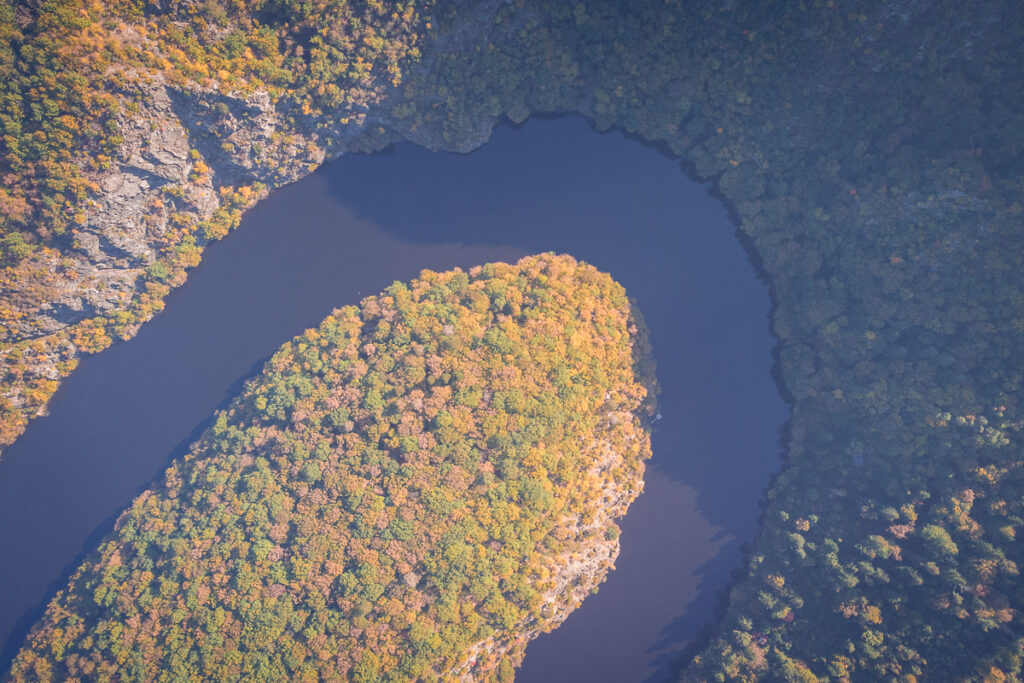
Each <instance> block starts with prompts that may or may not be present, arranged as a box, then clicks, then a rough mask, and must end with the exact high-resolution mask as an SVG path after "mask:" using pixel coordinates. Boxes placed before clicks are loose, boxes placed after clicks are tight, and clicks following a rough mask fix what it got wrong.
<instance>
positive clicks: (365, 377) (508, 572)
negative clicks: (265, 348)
mask: <svg viewBox="0 0 1024 683" xmlns="http://www.w3.org/2000/svg"><path fill="white" fill-rule="evenodd" d="M649 352H650V348H649V345H648V342H647V331H646V328H645V327H644V325H643V321H642V319H641V318H640V317H639V314H638V313H637V312H636V311H635V310H634V309H633V307H632V305H631V303H630V301H629V299H628V298H627V297H626V294H625V291H624V290H623V289H622V287H621V286H620V285H618V284H617V283H615V282H614V281H613V280H612V279H611V278H610V277H609V276H608V275H606V274H604V273H600V272H598V271H597V270H596V269H594V268H593V267H592V266H589V265H586V264H584V263H578V262H576V261H575V260H574V259H572V258H570V257H567V256H554V255H550V254H548V255H541V256H536V257H527V258H524V259H523V260H521V261H520V262H519V263H517V264H515V265H508V264H502V263H496V264H488V265H485V266H481V267H475V268H473V269H471V270H470V271H469V272H468V273H467V272H463V271H461V270H455V271H450V272H446V273H434V272H430V271H424V272H423V273H422V274H421V276H420V278H419V279H417V280H414V281H413V282H411V283H409V284H408V285H406V284H402V283H398V282H396V283H395V284H393V285H392V286H391V287H389V288H388V289H387V290H386V291H385V292H383V293H381V294H380V295H379V296H375V297H370V298H367V299H365V300H363V301H362V302H361V303H360V305H359V306H358V307H355V306H348V307H345V308H342V309H339V310H336V311H335V312H334V313H333V314H332V315H331V316H329V317H328V318H327V319H326V320H324V322H323V323H322V324H321V325H320V326H319V327H318V328H316V329H311V330H307V331H306V332H305V333H304V334H302V335H300V336H298V337H296V338H295V339H294V340H292V341H291V342H289V343H287V344H285V345H284V346H283V347H282V348H281V349H280V350H279V351H278V352H277V353H276V354H275V355H274V356H273V357H272V358H271V359H270V361H268V362H267V365H266V367H265V368H264V369H263V372H262V374H261V375H259V376H258V377H257V378H256V379H254V380H253V381H251V382H250V383H249V384H248V385H247V387H246V388H245V390H244V391H243V393H242V394H241V395H240V396H239V397H238V398H237V399H236V400H235V401H234V402H233V403H232V405H231V406H230V407H229V408H227V409H226V410H225V411H223V412H221V413H219V414H218V415H217V416H216V419H215V421H214V423H213V425H212V426H211V427H210V428H209V429H208V430H207V431H206V433H205V434H203V435H202V437H201V438H200V439H199V440H198V441H197V442H196V443H195V444H194V445H193V447H192V448H191V450H190V452H189V454H188V456H187V457H186V458H185V459H184V461H183V462H180V463H175V464H174V465H172V466H171V467H170V468H169V469H168V470H167V472H166V474H165V475H164V478H163V481H162V482H160V484H159V485H157V486H156V487H154V488H153V489H151V490H149V491H147V492H145V493H143V494H142V495H141V496H139V498H138V499H136V501H135V502H134V503H133V504H132V506H131V508H130V509H129V510H127V511H126V512H125V513H124V514H123V515H122V516H121V518H120V519H119V520H118V522H117V525H116V529H115V531H114V532H113V534H112V535H111V536H110V537H109V538H107V539H106V540H105V541H104V542H103V544H102V546H101V547H100V548H99V550H98V551H97V552H96V553H95V554H93V555H92V556H91V557H90V558H89V559H88V561H86V563H85V564H84V565H82V566H81V567H80V568H79V569H78V570H77V571H76V572H75V574H74V576H73V577H72V579H71V582H70V584H69V586H68V588H67V590H65V591H64V592H62V593H61V594H60V595H58V596H57V597H56V598H55V599H54V601H53V602H52V603H51V604H50V606H49V608H48V610H47V612H46V615H45V617H44V619H43V621H42V623H41V624H40V625H39V626H38V627H37V628H36V629H34V630H33V632H32V633H31V634H30V636H29V638H28V642H27V644H26V646H25V648H24V649H23V650H22V652H21V653H20V655H19V656H18V658H17V659H16V661H15V663H14V668H13V671H12V674H11V680H15V681H30V680H31V681H64V680H69V679H70V680H137V681H142V680H145V681H172V680H192V679H198V680H216V681H230V680H243V681H280V680H302V681H307V680H308V681H317V680H339V679H345V678H348V679H349V680H354V681H377V680H381V681H406V680H435V679H441V678H444V679H449V680H450V679H452V678H460V679H462V680H511V676H512V671H513V668H514V666H515V665H516V664H518V662H519V661H520V660H521V658H522V655H523V652H524V649H525V647H526V643H527V642H528V641H529V640H530V639H531V638H533V637H535V636H536V635H537V634H539V633H540V632H541V631H544V630H549V629H551V628H554V627H555V626H557V624H559V623H560V622H561V621H562V620H563V619H564V618H565V617H566V616H567V615H568V613H569V612H570V611H571V610H572V609H574V608H575V607H576V606H578V605H579V603H580V602H581V601H582V600H583V598H584V597H586V596H587V595H588V594H589V593H590V592H591V591H592V590H594V589H596V586H597V585H598V584H599V583H600V582H601V581H602V580H603V579H604V577H605V575H606V574H607V572H608V571H609V569H611V567H612V563H613V562H614V560H615V557H616V556H617V555H618V551H619V541H618V537H619V529H618V527H617V526H616V524H615V519H616V518H617V517H620V516H621V515H623V514H624V513H625V511H626V508H627V507H628V506H629V504H630V503H631V502H632V501H633V499H634V498H635V497H636V496H637V495H638V494H639V493H640V491H641V490H642V489H643V470H644V460H645V459H646V458H648V457H649V456H650V438H649V434H648V431H647V425H648V418H649V416H650V414H653V411H654V406H655V404H654V400H655V393H656V391H655V384H654V376H653V361H652V360H651V358H650V353H649Z"/></svg>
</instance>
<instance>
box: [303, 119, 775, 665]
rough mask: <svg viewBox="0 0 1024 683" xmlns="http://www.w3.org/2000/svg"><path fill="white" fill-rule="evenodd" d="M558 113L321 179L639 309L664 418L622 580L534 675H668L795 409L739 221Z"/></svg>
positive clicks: (540, 659)
mask: <svg viewBox="0 0 1024 683" xmlns="http://www.w3.org/2000/svg"><path fill="white" fill-rule="evenodd" d="M547 118H548V119H549V120H544V121H536V120H530V121H528V122H527V123H526V124H524V125H523V126H515V127H513V126H503V127H499V128H498V129H497V130H496V131H495V132H494V135H493V136H492V139H491V140H490V141H489V142H488V143H487V144H486V145H484V146H483V147H482V148H480V149H479V150H477V151H475V152H473V153H471V154H469V155H456V154H443V153H442V154H433V153H431V152H428V151H426V150H423V149H420V148H415V147H413V146H411V145H400V146H399V148H398V149H397V150H395V149H393V150H391V153H392V154H393V155H396V156H401V159H402V163H400V164H395V163H393V162H392V161H391V160H390V158H388V157H385V158H380V157H376V156H371V157H362V158H356V157H345V158H343V159H341V160H339V161H338V162H335V163H333V164H330V165H328V166H327V167H325V169H324V170H323V172H324V173H325V175H326V176H327V177H328V178H329V180H330V185H331V188H332V190H333V191H334V193H335V197H336V198H337V200H338V201H339V202H341V203H343V204H345V205H346V206H348V207H350V208H351V209H352V210H353V211H354V212H355V213H357V214H358V215H360V216H363V217H366V218H368V219H371V220H373V221H374V222H376V223H378V224H379V225H382V226H384V227H385V228H386V229H387V230H388V231H390V232H392V233H393V234H395V235H397V236H398V237H400V238H401V239H402V240H414V241H421V242H425V243H431V242H436V241H440V240H454V241H458V242H460V243H466V244H484V245H511V246H514V247H516V248H520V249H523V250H525V251H527V252H539V251H555V252H566V253H570V254H572V255H574V256H576V257H577V258H581V259H583V260H586V261H588V262H590V263H592V264H594V265H596V266H597V267H598V268H600V269H602V270H606V271H608V272H610V273H611V274H612V276H613V277H615V278H616V279H617V280H618V281H619V282H621V283H622V284H623V285H625V287H626V289H627V291H628V292H629V294H630V295H631V296H632V297H634V298H635V299H636V300H637V301H638V304H639V307H640V309H641V310H642V312H643V314H644V317H645V319H646V321H647V323H648V327H649V328H650V330H651V338H652V343H653V346H654V353H655V357H656V359H657V363H658V378H659V382H660V383H661V387H662V396H661V405H662V412H663V414H664V416H665V417H664V419H663V420H662V421H661V422H658V423H657V425H656V426H657V433H656V434H655V436H654V439H653V446H654V453H655V456H654V458H653V459H652V461H651V466H650V468H649V470H648V472H649V474H648V482H647V493H645V495H644V496H642V497H641V498H640V499H639V500H638V501H637V502H636V503H635V504H634V507H633V508H631V510H630V513H629V515H627V517H626V519H625V520H623V523H622V526H623V535H622V543H623V551H622V555H621V557H620V560H619V562H618V563H617V564H618V570H617V571H616V572H615V573H613V574H612V575H611V577H610V579H609V581H608V583H606V584H605V585H604V586H603V587H602V589H601V592H600V594H599V595H597V596H596V597H592V598H590V599H588V600H587V601H586V602H585V603H584V605H583V606H582V607H581V608H580V609H579V610H578V611H577V612H575V613H574V614H573V615H572V616H571V617H570V618H569V620H568V621H567V622H566V624H565V626H563V627H561V628H559V629H558V630H556V631H555V632H553V633H552V634H549V635H545V636H543V637H542V638H540V639H539V640H538V641H536V642H535V643H533V644H531V645H530V647H529V648H528V651H527V657H526V661H525V663H524V667H523V669H522V670H521V672H520V675H519V680H523V681H534V680H536V681H541V680H568V679H579V680H582V679H587V680H640V679H644V678H648V677H651V679H652V680H657V679H658V678H659V677H666V676H668V675H669V673H670V667H671V665H672V664H673V663H674V662H675V661H676V660H677V659H678V658H679V656H680V655H681V654H683V652H684V650H685V648H686V645H687V643H689V642H691V641H692V640H693V639H694V637H695V636H696V634H697V631H698V629H699V628H700V626H701V625H702V624H704V623H706V622H708V621H709V620H711V619H712V618H713V616H714V613H715V609H716V606H717V605H718V604H719V603H718V598H717V597H716V592H719V591H721V590H723V589H724V587H725V586H726V584H727V582H728V578H729V574H730V570H731V569H732V568H734V567H736V566H738V565H739V564H740V563H741V558H742V555H741V553H740V550H739V547H740V545H741V543H743V542H746V541H749V540H751V539H752V538H753V537H754V535H755V533H756V530H757V524H758V520H759V518H760V515H761V508H760V507H759V500H760V499H761V497H762V493H763V491H764V488H765V486H766V485H767V484H768V482H769V480H770V478H771V476H772V473H773V472H774V471H775V470H776V469H777V468H778V466H779V464H780V461H779V453H780V448H779V445H780V443H781V442H782V441H784V438H785V435H784V430H782V429H781V428H780V426H781V425H783V424H784V423H785V421H786V420H787V418H788V412H789V410H788V407H787V405H786V403H785V402H784V401H783V399H782V398H781V397H780V395H779V390H778V389H777V387H776V384H775V382H774V381H773V377H772V375H771V370H772V367H773V364H774V359H773V355H772V354H773V348H774V346H775V339H774V338H773V337H772V336H771V334H770V332H769V320H768V316H769V312H770V297H769V290H768V287H767V279H766V278H765V277H764V275H763V272H762V271H761V269H760V264H759V262H758V261H757V259H756V255H754V254H753V253H752V250H751V249H750V245H749V244H746V243H743V242H742V240H743V237H744V236H743V235H741V234H739V233H738V231H737V229H736V225H735V223H734V219H735V216H730V214H729V212H728V210H727V208H726V207H725V206H723V204H722V203H721V201H720V197H716V196H714V195H713V193H712V190H711V188H710V186H709V185H708V184H701V183H697V182H694V181H692V180H690V179H688V177H687V176H686V175H685V174H684V169H683V168H682V167H681V165H680V163H679V161H678V160H676V159H674V158H673V157H672V155H671V153H670V152H669V151H668V150H667V149H664V148H662V147H659V146H657V145H646V144H637V140H635V139H630V138H628V137H627V136H625V135H623V134H621V133H617V132H611V133H607V134H601V135H595V133H594V132H593V131H592V129H591V128H590V127H589V125H588V124H587V123H586V122H585V121H584V120H583V119H582V118H580V117H575V116H572V117H564V118H554V120H551V118H552V117H547ZM519 128H521V129H522V130H514V129H519ZM524 140H529V144H524ZM691 171H692V169H691ZM410 188H415V189H414V190H412V191H411V192H407V190H409V189H410ZM737 238H740V240H741V244H737ZM666 522H670V523H669V524H666ZM651 529H658V533H659V535H658V536H657V537H656V538H655V537H654V536H652V535H651V534H650V533H649V532H650V530H651ZM673 572H675V576H673V575H672V573H673ZM654 586H657V590H655V589H654V588H653V587H654ZM658 591H661V593H660V594H657V593H658ZM680 614H682V616H681V617H678V618H676V617H677V616H678V615H680ZM667 615H670V616H667ZM660 617H664V619H663V620H662V621H661V622H660V623H655V622H657V621H658V619H659V618H660ZM608 620H611V621H619V622H622V623H620V624H619V625H618V626H617V627H613V628H612V629H610V630H608V629H606V626H607V622H608ZM602 629H605V631H604V636H602V635H601V634H600V633H599V632H601V631H602ZM613 634H614V637H615V638H620V639H626V640H627V641H629V642H623V641H622V640H619V641H617V642H614V641H613V640H612V636H613ZM602 637H607V638H609V640H608V641H607V642H605V641H602V640H601V638H602ZM645 638H646V639H647V640H646V643H645V644H644V645H643V646H641V645H639V643H638V641H643V640H644V639H645ZM650 643H654V645H651V646H650V647H649V648H648V647H646V645H647V644H650ZM602 647H604V650H602ZM602 653H603V654H602Z"/></svg>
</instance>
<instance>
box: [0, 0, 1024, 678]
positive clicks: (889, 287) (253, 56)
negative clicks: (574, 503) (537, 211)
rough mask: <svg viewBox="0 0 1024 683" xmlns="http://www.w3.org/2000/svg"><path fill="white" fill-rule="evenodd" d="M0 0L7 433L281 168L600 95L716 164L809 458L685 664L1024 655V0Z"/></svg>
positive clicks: (439, 143)
mask: <svg viewBox="0 0 1024 683" xmlns="http://www.w3.org/2000/svg"><path fill="white" fill-rule="evenodd" d="M0 31H2V32H3V35H4V40H3V41H2V42H0V50H2V51H3V53H2V54H0V73H2V75H3V78H2V79H0V88H2V89H3V90H2V100H0V102H2V104H0V106H2V112H0V126H2V127H3V137H2V138H0V140H2V142H0V145H2V152H3V153H2V159H3V160H2V162H0V163H2V164H3V166H2V176H0V177H2V179H3V185H2V188H0V221H2V222H0V229H2V231H3V233H4V236H3V238H2V240H3V259H4V269H3V274H2V278H3V281H2V282H3V295H2V296H3V300H2V302H0V303H2V305H0V320H2V325H3V329H2V334H3V336H2V341H3V345H4V346H3V349H2V351H0V354H2V355H0V358H2V361H0V362H2V364H3V376H2V383H3V399H2V405H0V410H2V411H3V422H2V426H3V432H2V434H0V437H2V439H3V440H4V441H5V442H10V441H11V440H13V439H14V438H16V436H17V434H18V433H20V431H21V430H22V429H23V426H24V424H25V422H26V421H27V420H28V419H29V418H30V417H31V416H33V415H35V414H36V413H38V412H39V411H40V410H43V409H44V407H45V403H46V400H47V399H48V397H49V396H50V395H51V394H52V392H53V391H54V390H55V387H56V383H57V381H58V380H59V378H60V377H62V376H64V375H66V374H67V373H68V372H70V371H71V370H72V369H73V367H74V364H75V362H76V359H77V358H78V357H79V356H80V355H81V354H83V353H89V352H94V351H97V350H100V349H102V348H103V347H104V346H106V345H108V344H109V343H111V341H112V340H114V339H117V338H125V337H129V336H131V335H132V334H133V333H134V332H135V330H137V328H138V326H139V325H140V324H141V323H142V322H144V321H145V320H147V319H148V318H149V317H150V316H152V315H153V314H154V312H156V311H158V310H159V308H160V306H161V305H162V303H161V302H162V300H163V297H164V296H165V295H166V293H167V292H168V291H169V290H170V288H172V287H174V286H176V285H177V284H180V283H181V282H183V281H184V279H185V277H186V272H187V268H188V267H190V266H192V265H194V264H195V263H197V262H198V260H199V259H200V257H201V253H202V249H203V246H204V245H205V244H207V243H208V242H209V241H211V240H214V239H218V238H219V237H221V236H223V235H224V234H225V233H226V232H227V231H228V230H229V229H230V228H231V227H232V226H234V225H236V224H237V222H238V218H239V216H240V214H241V212H242V211H243V210H244V209H245V208H246V207H248V206H251V205H252V204H253V203H254V202H255V201H257V200H258V199H259V198H260V197H262V196H263V195H264V194H265V193H266V192H267V191H268V188H271V187H275V186H278V185H280V184H281V183H284V182H287V181H289V180H292V179H294V178H297V177H299V176H301V175H303V174H305V173H307V172H309V170H310V169H312V168H313V167H315V166H316V165H318V164H319V163H321V161H322V160H323V159H325V158H328V157H332V156H335V155H338V154H341V153H344V152H347V151H357V150H374V149H381V148H383V147H385V146H386V145H387V144H389V143H391V142H394V141H398V140H412V141H415V142H418V143H420V144H423V145H426V146H428V147H431V148H433V149H454V150H469V149H472V148H474V147H476V146H478V145H480V144H483V143H484V142H485V141H486V139H487V137H488V135H489V133H490V130H491V129H492V127H493V126H494V125H497V124H498V123H499V122H501V121H507V120H510V121H514V122H518V121H522V120H524V119H525V118H526V117H528V116H530V115H531V114H534V113H567V112H578V113H581V114H583V115H584V116H586V117H587V118H588V119H589V120H590V121H591V122H592V123H593V125H594V126H595V127H597V128H598V129H600V130H605V129H608V128H611V127H618V128H621V129H624V130H626V131H627V132H629V133H631V134H633V135H636V136H637V137H639V138H641V139H643V140H646V141H648V142H650V143H652V144H656V145H659V146H661V147H662V149H664V150H665V151H666V152H667V153H670V154H673V155H676V156H677V157H678V158H680V160H681V161H682V163H683V165H684V168H685V169H686V170H687V171H688V172H689V173H690V174H691V175H693V176H694V177H698V178H705V179H708V180H711V181H713V182H714V183H715V188H716V190H717V192H718V193H719V194H720V196H721V197H722V198H723V200H725V201H726V202H727V203H728V205H729V206H730V208H731V209H732V211H733V212H734V216H735V218H736V221H737V224H738V228H739V232H740V236H741V239H742V240H743V242H744V244H745V245H746V246H747V248H748V249H749V251H750V254H751V255H752V258H753V259H754V260H755V261H756V262H757V263H758V264H759V266H760V268H761V270H762V272H763V275H764V277H765V278H766V279H767V280H768V281H769V283H770V284H771V288H772V293H773V301H774V311H773V316H772V321H771V325H772V329H773V331H774V332H775V334H776V335H777V336H778V337H779V347H778V366H777V369H778V378H779V383H780V388H781V390H782V391H783V392H785V395H786V396H787V397H788V398H789V399H790V400H791V401H792V406H793V408H792V418H791V421H790V424H789V429H788V439H787V442H786V444H785V457H786V463H785V465H784V469H783V471H782V472H781V473H780V475H779V476H778V477H777V479H776V480H775V481H774V482H773V484H772V486H771V487H770V489H769V490H768V491H767V493H766V509H765V516H764V520H763V530H762V532H761V534H760V537H759V538H758V540H757V541H756V543H755V544H754V546H753V548H752V550H751V552H750V555H749V561H748V562H747V565H746V566H745V567H744V568H743V570H742V575H741V576H740V578H739V579H738V580H737V582H736V583H735V585H734V586H733V589H732V591H731V594H730V595H729V597H728V602H727V605H726V611H725V616H724V617H723V620H722V621H721V622H720V624H719V626H718V629H717V631H716V633H715V635H714V636H712V637H711V638H710V639H709V641H708V642H706V643H704V645H703V649H701V650H700V651H699V652H698V653H696V655H695V656H694V658H693V659H692V661H691V662H689V665H688V666H687V668H685V669H683V673H682V676H683V677H684V678H687V679H689V680H726V679H740V680H755V679H758V678H764V677H768V678H771V679H781V680H807V681H813V680H837V681H843V680H863V681H875V680H900V679H902V680H916V679H921V680H930V679H935V678H945V679H954V680H982V679H989V680H1005V679H1010V680H1013V679H1019V678H1020V677H1021V675H1022V653H1024V637H1022V634H1024V621H1022V615H1021V609H1024V582H1022V581H1021V580H1020V576H1019V566H1020V564H1021V562H1024V551H1022V548H1021V544H1020V543H1019V541H1018V540H1017V539H1016V535H1017V534H1018V533H1020V531H1021V527H1022V526H1024V503H1022V500H1024V499H1022V491H1024V479H1022V477H1024V458H1022V456H1021V453H1022V452H1024V443H1022V435H1021V429H1022V428H1024V405H1022V399H1021V382H1022V375H1021V370H1020V368H1021V367H1024V283H1022V281H1021V278H1020V273H1021V272H1024V230H1022V229H1021V227H1022V226H1021V221H1022V215H1024V208H1022V201H1021V197H1022V190H1024V156H1022V155H1024V109H1022V108H1021V107H1020V102H1022V101H1024V82H1022V81H1021V79H1020V78H1019V77H1018V75H1019V74H1021V73H1024V51H1022V50H1021V49H1020V46H1021V45H1022V44H1024V5H1022V4H1021V3H1018V2H1011V1H1009V0H980V1H979V2H975V3H963V2H957V1H955V0H923V1H922V0H913V1H911V0H906V1H901V0H895V1H892V0H885V1H883V0H866V1H864V2H859V3H856V4H853V3H844V2H837V1H836V0H808V1H807V2H800V3H778V4H769V3H753V2H750V3H748V2H722V3H704V4H701V5H698V6H691V5H690V4H688V3H682V2H678V1H676V0H668V1H664V0H652V1H650V2H646V1H643V0H640V1H632V2H625V1H623V2H614V1H611V0H609V1H601V2H587V3H575V4H573V3H553V2H546V1H542V0H510V1H507V2H502V1H485V2H464V3H458V2H456V3H444V4H443V5H440V4H439V5H436V6H435V5H431V4H429V3H422V4H421V3H408V2H407V3H380V2H367V3H365V4H363V3H347V2H342V1H340V0H320V1H317V2H301V3H300V2H288V1H287V0H281V1H275V2H262V1H256V0H252V1H245V0H232V1H230V2H229V1H228V0H211V1H204V2H201V3H200V2H194V3H192V2H181V3H171V4H170V5H166V4H156V3H153V4H148V5H145V6H143V5H142V4H141V3H133V2H128V1H127V0H122V1H120V2H113V1H108V2H105V3H101V2H93V3H85V4H83V3H78V2H71V1H70V0H67V1H64V2H62V1H60V0H47V1H45V2H19V3H16V4H14V5H7V6H4V7H2V8H0ZM709 457H712V456H709Z"/></svg>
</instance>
